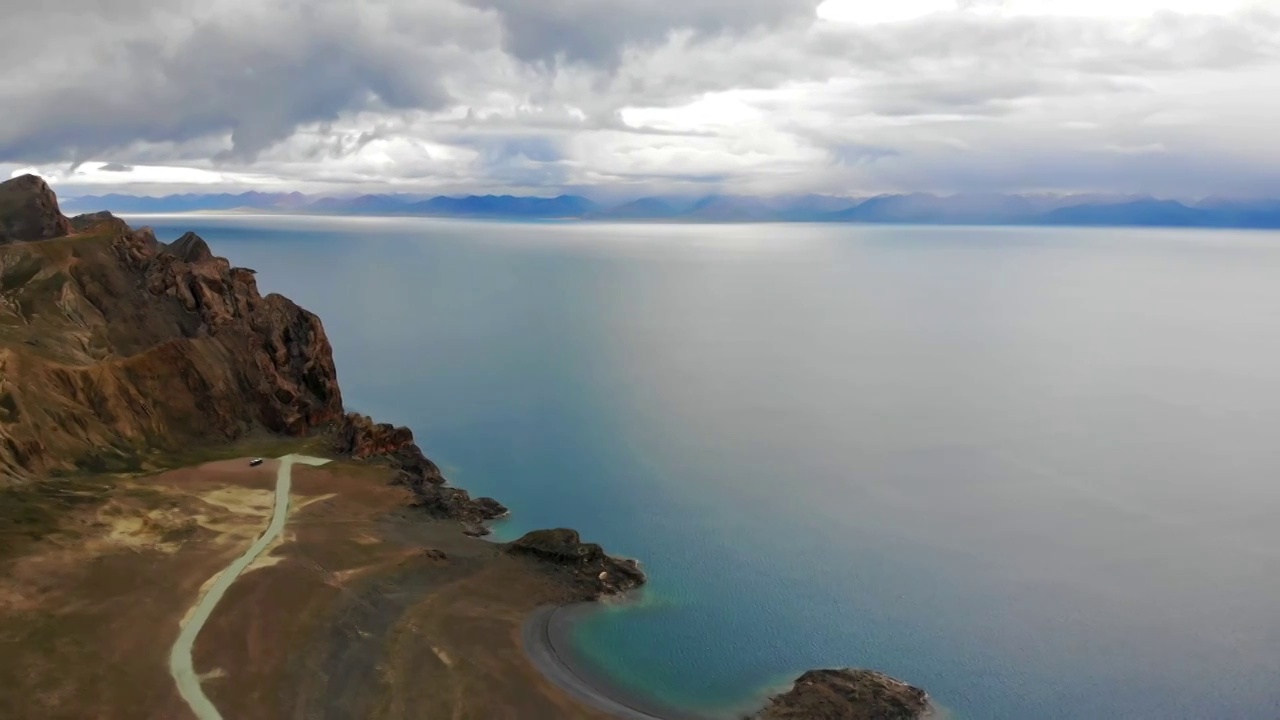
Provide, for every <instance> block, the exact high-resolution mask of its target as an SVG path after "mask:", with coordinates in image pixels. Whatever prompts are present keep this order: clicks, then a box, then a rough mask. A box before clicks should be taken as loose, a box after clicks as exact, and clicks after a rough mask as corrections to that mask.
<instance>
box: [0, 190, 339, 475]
mask: <svg viewBox="0 0 1280 720" xmlns="http://www.w3.org/2000/svg"><path fill="white" fill-rule="evenodd" d="M0 233H2V235H0V238H3V239H2V240H0V241H2V242H4V243H6V244H3V245H0V474H10V475H21V474H26V473H48V472H51V471H58V470H69V469H72V468H74V467H76V466H77V465H85V464H89V465H92V464H93V463H95V462H100V461H101V460H102V459H103V458H104V457H111V456H116V457H120V458H127V457H129V456H130V455H131V454H132V453H136V452H137V451H139V450H141V449H144V448H147V449H155V448H180V447H182V446H183V445H184V444H187V443H192V442H201V443H204V442H209V441H219V440H230V439H234V438H236V437H239V436H242V435H244V434H246V433H248V432H250V431H252V430H254V429H255V428H261V429H265V430H267V431H271V432H275V433H282V434H289V435H303V434H307V433H308V432H310V431H312V429H314V428H317V427H319V426H324V425H328V424H330V423H332V422H334V421H337V420H339V419H340V418H341V417H342V397H341V393H340V391H339V389H338V383H337V374H336V372H335V370H334V366H333V356H332V353H331V350H330V346H329V340H328V338H327V337H326V336H325V332H324V327H323V326H322V325H321V323H320V320H319V318H317V317H316V316H315V315H313V314H311V313H309V312H307V311H306V310H303V309H302V308H300V307H298V306H297V305H295V304H294V303H293V302H291V301H290V300H288V299H287V298H284V297H282V296H280V295H274V294H272V295H266V296H263V295H261V294H260V293H259V292H258V288H257V284H256V282H255V279H254V273H253V271H252V270H248V269H245V268H235V267H232V266H231V264H230V263H229V262H227V260H225V259H223V258H220V257H216V256H214V255H213V253H212V252H210V250H209V247H208V245H207V244H205V242H204V241H203V240H202V239H200V238H199V237H197V236H196V235H193V234H188V235H186V236H184V237H183V238H181V239H180V240H178V241H177V242H174V243H173V244H171V245H165V244H164V243H161V242H159V241H158V240H157V239H156V238H155V236H154V235H153V234H152V233H151V232H150V231H149V230H146V229H142V230H133V229H131V228H129V227H128V225H126V224H125V223H124V222H123V221H121V220H119V219H118V218H115V217H113V216H111V215H110V214H107V213H98V214H95V215H86V216H80V217H77V218H74V219H70V220H69V219H68V218H66V217H63V216H62V214H61V212H59V210H58V204H57V199H56V197H54V194H53V192H52V190H50V189H49V187H48V185H46V184H45V183H44V182H43V181H42V180H40V179H39V178H36V177H33V176H24V177H21V178H17V179H14V180H10V181H7V182H4V183H0Z"/></svg>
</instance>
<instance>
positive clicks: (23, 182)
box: [0, 175, 71, 243]
mask: <svg viewBox="0 0 1280 720" xmlns="http://www.w3.org/2000/svg"><path fill="white" fill-rule="evenodd" d="M69 232H71V224H70V222H69V221H68V220H67V218H66V217H64V216H63V215H62V212H61V211H60V210H59V209H58V198H57V196H56V195H54V194H53V190H52V189H51V188H50V187H49V185H48V184H47V183H45V181H44V180H43V179H41V178H39V177H36V176H35V175H23V176H21V177H16V178H13V179H12V180H6V181H5V182H2V183H0V243H11V242H31V241H35V240H48V239H49V238H56V237H62V236H64V235H66V234H68V233H69Z"/></svg>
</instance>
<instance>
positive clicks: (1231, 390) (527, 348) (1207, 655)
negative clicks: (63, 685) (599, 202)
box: [131, 216, 1280, 720]
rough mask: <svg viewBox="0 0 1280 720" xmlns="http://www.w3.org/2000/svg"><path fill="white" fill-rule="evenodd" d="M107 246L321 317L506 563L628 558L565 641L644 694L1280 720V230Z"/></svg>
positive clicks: (307, 222)
mask: <svg viewBox="0 0 1280 720" xmlns="http://www.w3.org/2000/svg"><path fill="white" fill-rule="evenodd" d="M131 221H132V222H134V224H135V225H137V224H150V225H152V226H153V227H155V228H156V230H157V233H158V234H159V236H160V237H161V239H165V240H172V239H174V238H176V237H177V236H178V235H179V234H181V232H183V231H186V230H196V231H197V232H199V233H200V234H201V235H202V236H204V237H205V238H206V239H207V240H208V241H209V242H210V244H211V245H212V247H213V249H214V251H215V252H216V253H217V254H220V255H226V256H227V257H229V258H230V259H231V260H232V262H233V263H235V264H239V265H244V266H248V267H251V268H254V269H256V270H258V271H259V275H258V278H259V283H260V285H261V287H262V288H263V290H264V291H276V292H281V293H283V294H285V295H288V296H289V297H291V298H293V299H295V300H296V301H298V302H299V303H300V304H301V305H303V306H304V307H307V308H309V309H311V310H313V311H315V312H316V313H317V314H319V315H320V316H321V318H323V321H324V324H325V327H326V329H327V330H328V333H329V336H330V338H331V340H332V342H333V345H334V352H335V356H336V360H337V365H338V372H339V377H340V379H341V382H342V388H343V392H344V395H345V399H346V402H347V406H348V408H349V409H353V410H358V411H361V412H365V413H369V414H372V415H374V416H375V417H376V418H378V419H380V420H383V421H391V422H395V423H398V424H406V425H409V426H410V427H412V428H413V430H414V431H415V433H416V435H417V436H418V438H419V441H420V444H421V445H422V447H423V449H424V450H425V451H426V452H427V454H428V455H430V456H431V457H433V458H434V459H435V460H436V461H437V462H439V463H440V464H441V466H442V467H443V468H444V469H445V472H446V475H447V476H448V477H449V478H450V479H451V481H452V482H454V483H455V484H457V485H460V486H462V487H466V488H468V489H469V490H471V491H472V492H473V493H479V494H489V495H493V496H495V497H497V498H498V499H500V500H501V501H502V502H504V503H505V504H507V505H509V506H510V507H511V509H512V511H513V517H512V518H511V519H510V520H509V521H507V522H506V523H505V524H503V525H500V526H499V527H498V531H499V533H500V535H501V536H502V537H507V538H509V537H514V536H517V535H518V534H520V533H522V532H524V531H525V530H528V529H533V528H538V527H549V526H568V527H573V528H577V529H578V530H580V531H581V532H582V533H583V535H584V537H585V538H586V539H588V540H592V541H597V542H600V543H602V544H604V545H605V547H606V548H607V549H609V550H610V551H613V552H615V553H619V554H624V555H629V556H634V557H637V558H640V559H641V560H642V561H643V563H644V565H645V567H646V570H647V571H648V573H649V574H650V585H649V586H648V587H647V589H646V590H645V591H644V593H643V594H642V596H641V597H640V598H639V599H638V600H637V601H636V602H634V603H632V604H629V605H624V606H617V607H610V608H608V609H607V610H605V611H602V612H599V613H596V614H595V615H593V616H592V617H591V618H590V619H589V620H587V621H586V622H585V623H584V624H583V625H581V626H580V627H579V629H578V632H577V635H576V638H575V643H576V646H577V651H578V652H579V653H580V654H581V656H582V657H583V658H586V659H588V660H589V661H590V663H591V664H592V665H593V666H594V667H596V668H598V669H599V670H600V671H601V672H603V673H606V674H607V675H608V676H609V677H611V678H613V680H614V681H615V682H618V683H620V684H622V685H624V686H626V687H629V688H631V689H633V690H634V691H635V692H638V693H641V694H643V695H645V696H646V697H650V698H652V699H654V700H655V701H657V702H662V703H667V704H671V705H678V706H682V707H690V708H701V709H711V710H724V709H726V708H735V707H740V706H741V705H742V704H743V703H750V702H751V701H752V700H753V699H754V698H756V697H758V696H759V694H760V693H762V692H765V691H767V690H769V689H771V688H777V686H778V685H779V684H782V683H785V682H786V681H787V680H788V679H789V678H791V677H794V675H795V674H796V673H798V672H799V671H801V670H804V669H808V668H812V667H823V666H849V665H852V666H862V667H871V668H875V669H879V670H882V671H885V672H887V673H889V674H891V675H894V676H896V677H899V678H902V679H904V680H906V681H908V682H911V683H913V684H915V685H918V686H921V687H923V688H925V689H927V690H928V691H929V692H930V693H931V694H932V695H933V696H934V697H935V698H936V699H937V700H938V701H939V702H940V703H941V704H942V705H944V706H945V707H946V708H948V709H949V711H950V715H951V717H953V718H974V719H978V718H981V719H988V718H991V719H995V718H1014V719H1017V720H1023V719H1027V718H1033V719H1039V720H1047V719H1051V718H1080V719H1088V720H1098V719H1099V718H1152V719H1159V720H1169V719H1170V718H1210V717H1212V718H1276V717H1280V683H1277V678H1280V612H1278V611H1277V609H1278V608H1280V524H1278V523H1277V522H1276V517H1277V512H1278V511H1280V482H1277V475H1278V474H1280V442H1278V441H1277V439H1276V437H1275V436H1276V432H1277V429H1278V428H1280V234H1275V233H1270V234H1268V233H1248V232H1230V231H1211V232H1210V231H1185V230H1146V229H1041V228H940V227H890V226H852V225H800V224H796V225H764V224H761V225H644V224H635V225H622V224H618V225H612V224H560V223H545V224H532V223H531V224H514V223H511V224H508V223H484V222H465V221H452V220H434V219H368V218H318V217H254V216H247V217H240V216H223V217H213V216H202V217H180V218H175V217H165V218H145V219H144V218H131Z"/></svg>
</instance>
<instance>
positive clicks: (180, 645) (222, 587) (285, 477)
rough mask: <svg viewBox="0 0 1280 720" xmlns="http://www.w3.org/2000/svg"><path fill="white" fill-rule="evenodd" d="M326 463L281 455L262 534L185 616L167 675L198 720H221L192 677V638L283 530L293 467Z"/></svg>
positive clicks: (229, 566) (321, 459)
mask: <svg viewBox="0 0 1280 720" xmlns="http://www.w3.org/2000/svg"><path fill="white" fill-rule="evenodd" d="M327 462H329V461H328V460H325V459H323V458H316V457H309V456H306V455H285V456H284V457H282V458H280V465H279V467H277V468H276V500H275V508H274V509H273V511H272V513H271V522H270V523H269V524H268V525H267V529H266V531H265V532H263V533H262V537H259V538H258V540H257V542H255V543H254V544H253V545H251V546H250V547H249V549H248V550H246V551H245V553H244V554H243V555H241V556H240V557H238V558H236V559H235V560H234V561H232V563H231V564H230V565H228V566H227V567H226V568H225V569H224V570H223V571H222V572H220V573H218V574H217V575H216V576H215V579H214V582H213V585H211V586H210V587H209V589H208V590H207V591H206V592H205V593H204V595H202V596H201V597H200V599H199V601H197V602H196V606H195V607H194V608H193V609H192V611H191V612H190V613H189V614H188V615H187V620H186V622H185V623H183V625H182V631H181V632H179V633H178V639H177V640H176V641H174V643H173V649H172V650H170V651H169V673H170V674H171V675H173V682H174V683H175V684H176V685H177V686H178V692H179V693H180V694H181V695H182V699H183V700H186V701H187V705H189V706H190V707H191V711H192V712H193V713H195V716H196V717H197V718H199V720H222V714H221V713H219V712H218V708H216V707H214V705H213V703H212V702H210V700H209V697H208V696H207V695H205V694H204V689H203V688H201V687H200V676H198V675H196V670H195V667H194V665H193V664H192V660H191V647H192V645H194V644H195V641H196V636H197V635H199V634H200V630H201V628H203V627H204V624H205V622H207V621H208V620H209V616H210V615H211V614H212V613H213V609H214V607H216V606H217V605H218V602H219V601H220V600H222V596H223V595H225V594H226V592H227V589H228V588H230V587H231V584H232V583H234V582H235V581H236V578H238V577H240V573H242V572H244V570H245V568H247V567H249V565H251V564H252V563H253V561H254V560H257V559H258V556H259V555H261V554H262V552H263V551H264V550H266V549H267V546H268V545H270V544H271V543H272V541H274V540H275V539H276V538H277V537H279V536H280V532H281V531H283V530H284V524H285V520H286V519H287V518H288V516H289V489H290V487H292V484H293V481H292V475H293V466H294V465H295V464H302V465H324V464H325V463H327Z"/></svg>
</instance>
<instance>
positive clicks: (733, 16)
mask: <svg viewBox="0 0 1280 720" xmlns="http://www.w3.org/2000/svg"><path fill="white" fill-rule="evenodd" d="M466 1H467V2H468V3H469V4H471V5H473V6H475V7H478V8H484V9H488V10H493V11H495V12H497V13H498V14H499V15H500V16H501V18H502V27H503V30H504V36H503V43H504V45H505V47H506V48H507V49H508V50H509V51H510V52H511V53H512V54H513V55H515V56H516V57H518V58H520V59H522V60H526V61H542V62H550V61H555V60H557V59H558V58H564V59H565V60H568V61H581V62H586V63H590V64H598V65H604V66H609V67H612V66H616V65H617V63H618V62H620V60H621V53H622V51H623V50H624V49H625V48H627V47H628V46H631V45H635V44H651V43H657V42H660V41H663V40H665V39H666V38H667V36H668V35H669V34H671V33H672V32H676V31H680V30H687V31H692V32H694V33H696V34H697V35H700V36H714V35H720V34H726V33H731V34H732V33H741V32H744V31H749V30H753V29H756V28H761V27H763V28H777V27H780V26H783V25H788V24H793V23H796V22H800V23H803V24H809V23H811V22H812V21H813V18H814V10H815V8H817V6H818V4H819V2H820V0H679V1H677V2H662V1H660V0H647V1H645V2H636V1H634V0H541V1H540V2H530V1H529V0H466Z"/></svg>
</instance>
